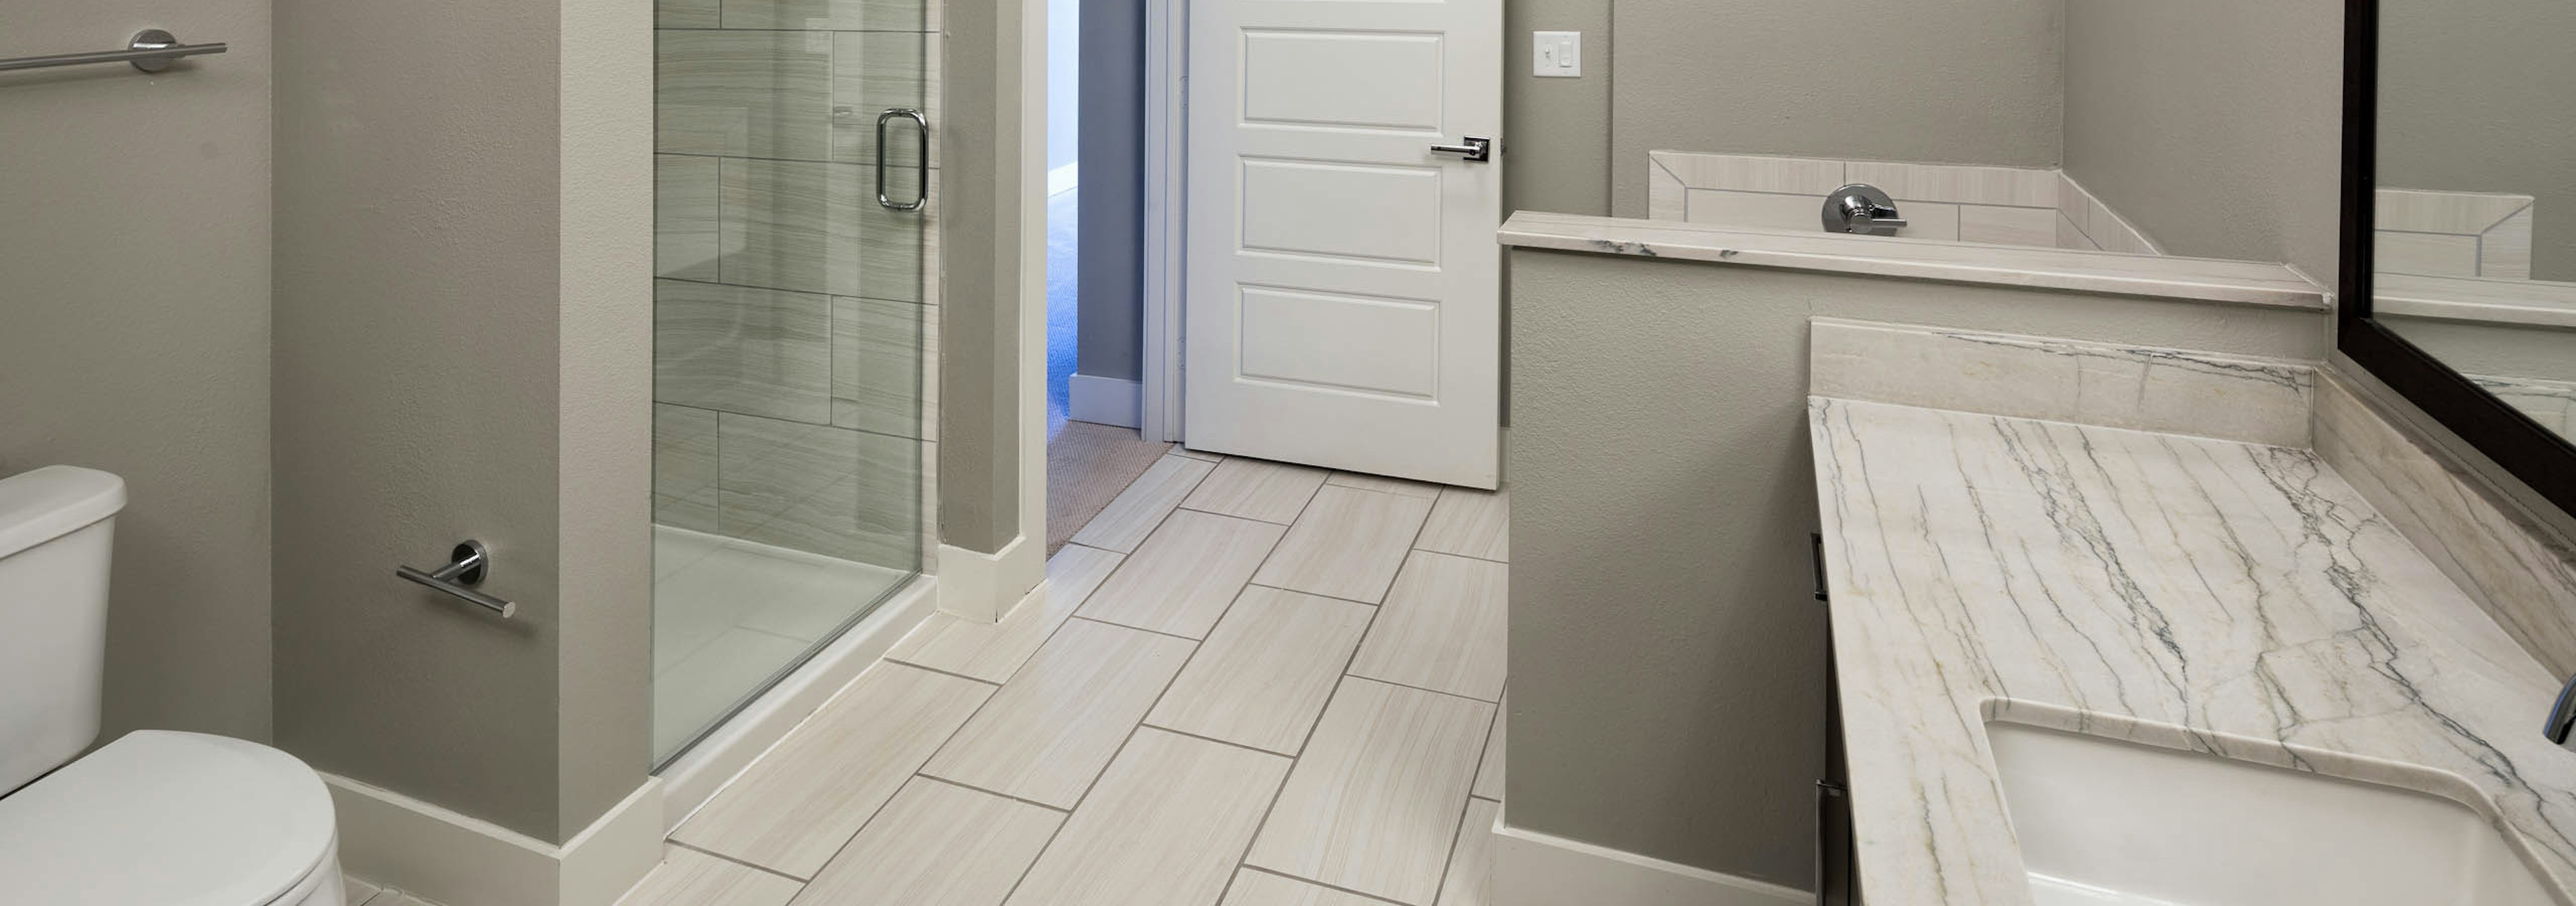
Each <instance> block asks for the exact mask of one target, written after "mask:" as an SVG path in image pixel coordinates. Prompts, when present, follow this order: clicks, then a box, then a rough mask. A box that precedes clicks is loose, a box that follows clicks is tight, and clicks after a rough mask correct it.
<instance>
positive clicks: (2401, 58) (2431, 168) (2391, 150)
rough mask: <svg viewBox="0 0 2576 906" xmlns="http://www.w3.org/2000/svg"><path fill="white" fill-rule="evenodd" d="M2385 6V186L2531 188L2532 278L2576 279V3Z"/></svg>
mask: <svg viewBox="0 0 2576 906" xmlns="http://www.w3.org/2000/svg"><path fill="white" fill-rule="evenodd" d="M2379 11H2380V33H2379V47H2380V54H2379V66H2380V71H2379V117H2380V119H2379V135H2380V141H2379V184H2380V185H2382V186H2387V187H2391V188H2406V189H2439V190H2444V191H2453V192H2512V193H2517V194H2523V195H2531V196H2534V197H2536V198H2537V199H2538V201H2537V202H2536V203H2535V204H2534V205H2533V206H2532V221H2533V222H2532V245H2531V253H2532V254H2531V275H2532V277H2533V278H2535V279H2540V280H2576V144H2570V143H2569V142H2568V140H2567V139H2568V136H2571V135H2576V102H2570V101H2569V100H2568V96H2567V86H2569V85H2576V53H2569V52H2567V44H2566V42H2567V36H2568V35H2570V34H2576V4H2568V3H2562V2H2554V0H2503V2H2489V3H2475V4H2462V3H2436V2H2430V0H2384V2H2382V3H2381V4H2380V5H2379Z"/></svg>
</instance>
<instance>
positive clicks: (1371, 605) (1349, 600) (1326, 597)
mask: <svg viewBox="0 0 2576 906" xmlns="http://www.w3.org/2000/svg"><path fill="white" fill-rule="evenodd" d="M1243 587H1245V588H1267V589H1270V590H1271V591H1277V592H1286V593H1288V594H1292V595H1305V596H1306V597H1309V598H1322V599H1324V600H1327V601H1340V602H1342V603H1344V604H1357V605H1359V606H1361V607H1368V608H1375V607H1378V606H1379V603H1378V602H1375V601H1362V600H1360V599H1358V598H1343V597H1336V596H1333V595H1319V594H1316V593H1314V592H1311V591H1298V590H1296V589H1294V588H1288V587H1286V586H1281V585H1264V584H1262V583H1259V582H1246V583H1244V584H1243Z"/></svg>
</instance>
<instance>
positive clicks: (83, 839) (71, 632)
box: [0, 466, 345, 906]
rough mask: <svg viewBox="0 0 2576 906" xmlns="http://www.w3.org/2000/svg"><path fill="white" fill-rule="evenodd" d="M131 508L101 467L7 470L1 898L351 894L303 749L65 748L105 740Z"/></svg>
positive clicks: (105, 901)
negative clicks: (121, 549) (106, 685)
mask: <svg viewBox="0 0 2576 906" xmlns="http://www.w3.org/2000/svg"><path fill="white" fill-rule="evenodd" d="M124 507H125V482H124V480H123V479H120V478H117V477H116V476H114V475H110V474H108V473H106V472H101V471H97V470H95V469H83V468H78V467H74V466H48V467H45V468H42V469H37V470H35V471H32V472H27V473H24V474H20V475H15V476H11V477H9V478H5V479H0V902H4V903H9V904H13V906H16V904H24V906H109V904H115V906H135V904H154V906H345V903H344V901H343V898H342V894H341V890H340V859H339V833H338V830H337V829H336V827H335V826H334V824H333V821H332V815H331V794H330V793H329V792H328V791H327V790H325V789H324V788H323V786H322V778H321V776H320V775H317V774H315V773H313V769H312V768H309V767H306V766H305V765H304V762H301V761H298V760H296V759H295V756H292V755H288V754H286V753H284V752H280V751H278V750H276V749H272V748H269V747H267V746H263V745H259V744H257V743H252V742H245V741H243V740H239V739H233V738H230V737H224V736H208V735H205V734H202V733H178V732H172V731H168V730H137V731H134V732H132V733H128V734H126V735H125V736H124V738H121V739H118V740H117V741H115V742H112V743H108V744H107V745H106V746H103V747H101V748H100V749H99V750H98V751H95V752H91V753H90V754H89V755H88V756H87V757H84V758H81V759H79V760H76V761H75V760H72V756H74V755H78V754H80V751H81V749H83V748H85V747H87V746H88V745H89V744H90V742H91V741H92V740H94V739H96V738H97V737H98V723H99V716H98V715H99V678H100V675H101V674H100V671H101V669H102V665H103V664H104V663H105V660H106V656H107V564H108V550H109V546H110V544H111V542H112V538H113V536H114V532H115V524H116V512H117V511H118V510H120V509H123V508H124ZM65 761H70V762H71V763H70V764H67V765H66V764H63V763H64V762H65ZM56 765H61V766H62V769H61V770H54V768H55V766H56ZM46 771H53V773H52V774H51V775H46V774H45V772H46ZM40 776H42V777H43V778H44V779H41V780H38V779H36V778H38V777H40ZM29 781H34V782H32V783H30V782H29Z"/></svg>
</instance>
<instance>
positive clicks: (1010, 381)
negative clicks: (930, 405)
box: [937, 3, 1088, 554]
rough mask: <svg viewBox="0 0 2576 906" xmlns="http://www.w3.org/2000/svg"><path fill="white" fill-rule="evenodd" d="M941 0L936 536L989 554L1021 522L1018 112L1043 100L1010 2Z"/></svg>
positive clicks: (1004, 542)
mask: <svg viewBox="0 0 2576 906" xmlns="http://www.w3.org/2000/svg"><path fill="white" fill-rule="evenodd" d="M946 9H947V12H946V14H945V15H944V16H943V17H942V24H943V27H944V29H945V33H944V34H943V35H941V40H944V41H946V42H947V45H946V47H947V50H946V52H945V53H946V56H945V57H944V65H945V67H946V69H945V71H944V72H943V73H942V78H943V79H944V80H945V82H944V84H943V85H942V87H941V92H942V98H943V102H944V103H945V104H946V111H947V119H948V122H947V124H946V129H947V132H946V135H945V136H944V137H943V138H942V140H941V142H940V149H941V151H940V154H941V157H942V160H941V161H940V164H939V167H940V173H941V183H940V186H941V190H942V193H943V198H942V199H941V200H940V202H939V210H938V218H939V230H940V232H939V238H938V240H937V241H938V242H939V248H940V255H939V260H940V263H941V272H940V306H939V313H940V317H941V322H940V340H939V342H940V357H939V379H940V406H939V439H940V443H939V532H940V539H939V540H940V541H941V542H942V543H945V544H951V545H956V546H958V547H963V548H966V549H969V550H974V551H980V552H983V553H988V554H989V553H994V552H996V551H999V550H1001V549H1002V547H1003V546H1004V545H1007V544H1009V543H1010V542H1011V539H1012V538H1015V537H1018V535H1019V531H1020V523H1019V512H1020V508H1019V507H1020V504H1019V500H1020V474H1019V447H1020V418H1019V410H1018V405H1019V386H1020V373H1019V348H1020V295H1019V294H1020V282H1021V281H1020V262H1021V256H1020V245H1019V242H1020V239H1019V237H1020V223H1021V217H1022V208H1023V207H1024V206H1023V205H1022V204H1021V203H1020V202H1021V201H1022V199H1021V198H1020V197H1019V186H1020V163H1021V150H1020V140H1021V134H1022V133H1021V131H1020V130H1021V124H1020V121H1021V117H1020V113H1021V104H1023V103H1039V102H1041V101H1042V100H1043V99H1042V98H1035V97H1029V98H1023V97H1022V94H1023V92H1022V91H1021V89H1020V87H1019V86H1020V84H1021V72H1020V41H1021V39H1022V36H1021V34H1020V32H1021V29H1022V23H1021V21H1020V8H1019V6H1018V5H1016V4H997V3H950V4H948V5H947V7H946ZM1006 89H1007V90H1006ZM1085 181H1086V182H1088V176H1087V175H1086V177H1085ZM1041 190H1042V189H1041Z"/></svg>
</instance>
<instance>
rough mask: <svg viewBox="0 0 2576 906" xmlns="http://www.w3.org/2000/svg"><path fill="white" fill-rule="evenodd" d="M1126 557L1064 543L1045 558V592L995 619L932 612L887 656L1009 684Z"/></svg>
mask: <svg viewBox="0 0 2576 906" xmlns="http://www.w3.org/2000/svg"><path fill="white" fill-rule="evenodd" d="M1122 559H1125V558H1122V557H1120V556H1118V555H1117V554H1113V553H1110V552H1108V551H1104V550H1095V549H1092V548H1088V547H1083V546H1081V545H1078V544H1068V545H1065V546H1064V549H1063V550H1059V551H1056V552H1055V556H1054V557H1052V558H1049V559H1048V560H1047V573H1046V576H1047V578H1046V588H1045V593H1044V594H1043V595H1041V596H1039V597H1037V598H1034V599H1031V600H1026V601H1022V602H1020V604H1019V606H1017V607H1013V608H1011V612H1010V613H1009V614H1008V615H1005V616H1003V617H1002V619H1001V620H999V621H996V622H992V623H984V622H978V621H975V620H968V619H962V618H959V617H957V616H954V615H951V614H945V613H936V614H931V615H930V619H928V620H924V621H922V623H921V627H920V628H918V629H914V630H913V631H912V633H911V634H910V635H907V636H904V638H903V641H901V642H897V643H895V646H894V650H893V651H892V652H890V653H888V654H887V655H886V658H887V659H888V660H894V661H901V662H903V663H906V664H919V665H921V666H924V667H928V668H931V669H933V670H945V671H948V672H950V673H956V674H963V675H966V676H971V677H974V678H976V679H980V680H984V681H986V682H991V683H996V684H999V683H1003V682H1008V681H1009V680H1010V678H1011V674H1013V673H1017V672H1019V669H1020V665H1021V664H1025V663H1028V660H1029V655H1032V654H1036V653H1037V651H1038V646H1040V645H1043V644H1046V640H1047V637H1048V636H1050V635H1054V634H1055V630H1056V627H1058V626H1062V625H1064V621H1065V620H1066V619H1067V618H1070V617H1072V616H1073V611H1074V609H1075V608H1078V607H1081V606H1082V601H1083V599H1084V598H1088V597H1090V596H1091V593H1092V590H1093V589H1097V588H1099V587H1100V583H1101V582H1102V581H1105V580H1107V579H1108V578H1109V571H1110V570H1113V569H1116V568H1118V562H1119V561H1120V560H1122Z"/></svg>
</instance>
